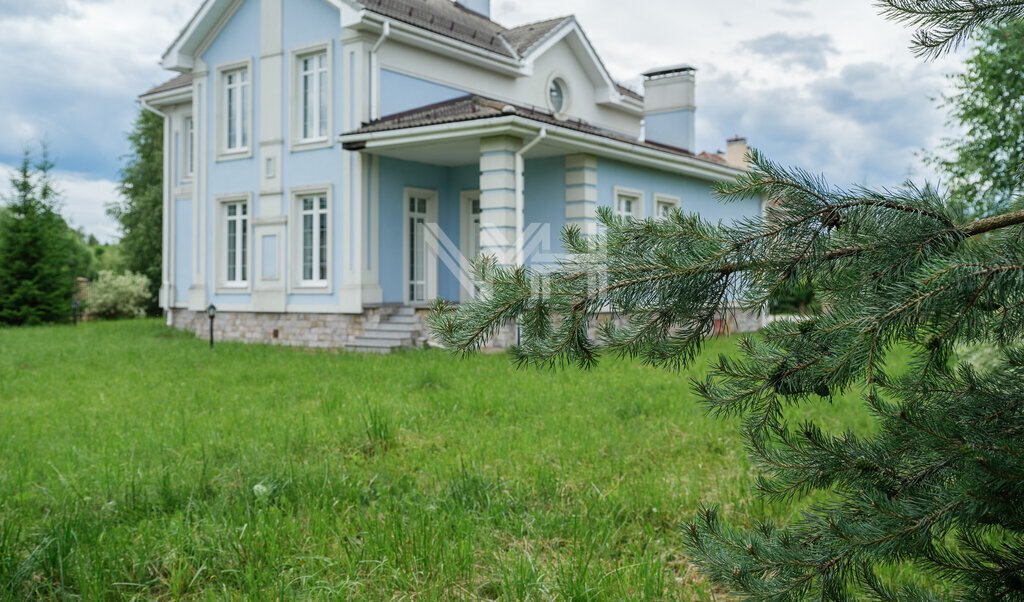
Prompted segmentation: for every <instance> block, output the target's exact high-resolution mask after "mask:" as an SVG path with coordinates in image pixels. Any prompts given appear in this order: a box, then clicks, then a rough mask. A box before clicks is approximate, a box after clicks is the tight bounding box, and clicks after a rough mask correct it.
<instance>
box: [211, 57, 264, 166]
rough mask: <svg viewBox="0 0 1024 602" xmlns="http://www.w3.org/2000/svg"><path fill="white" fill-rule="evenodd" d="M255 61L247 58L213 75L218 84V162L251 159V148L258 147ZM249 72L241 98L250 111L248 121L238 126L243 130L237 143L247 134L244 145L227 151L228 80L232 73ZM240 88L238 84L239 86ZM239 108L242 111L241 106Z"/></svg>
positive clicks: (224, 65) (238, 136)
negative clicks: (254, 89)
mask: <svg viewBox="0 0 1024 602" xmlns="http://www.w3.org/2000/svg"><path fill="white" fill-rule="evenodd" d="M252 64H253V62H252V59H251V58H250V59H246V60H243V61H236V62H234V63H225V64H223V65H218V66H217V68H216V70H215V73H214V76H215V77H216V80H215V81H216V84H217V95H216V96H217V97H216V99H215V100H216V103H217V105H216V111H217V112H216V120H215V123H216V128H217V160H218V161H231V160H236V159H248V158H251V157H252V156H253V153H252V149H253V146H255V143H254V137H255V132H254V131H253V123H254V118H253V113H255V107H254V104H253V88H254V87H255V81H254V77H253V74H254V71H253V68H252ZM243 71H244V72H245V73H246V78H245V80H246V81H245V89H244V91H243V94H242V96H241V97H239V98H240V101H241V102H244V103H245V105H244V106H245V107H246V108H247V109H248V110H247V111H245V119H243V120H241V122H240V123H239V126H240V129H239V130H238V133H237V136H236V137H237V142H238V143H241V141H242V134H243V132H244V133H245V142H246V144H245V145H244V146H238V147H235V148H228V144H229V141H228V112H229V109H228V106H227V105H228V90H227V77H228V75H231V74H232V73H240V72H243ZM236 85H238V84H236ZM240 108H242V107H241V106H240Z"/></svg>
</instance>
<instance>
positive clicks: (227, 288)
mask: <svg viewBox="0 0 1024 602" xmlns="http://www.w3.org/2000/svg"><path fill="white" fill-rule="evenodd" d="M237 203H245V206H246V223H245V230H244V233H245V248H244V251H245V264H244V267H245V275H246V279H245V280H244V281H241V282H238V283H235V282H228V280H227V247H226V245H227V223H228V220H227V206H228V205H233V204H237ZM252 208H253V205H252V193H250V192H243V193H239V194H222V195H217V196H216V197H215V198H214V216H213V222H214V228H215V229H214V232H213V247H214V252H213V257H214V269H213V274H214V289H215V290H216V293H217V294H218V295H238V294H248V293H250V292H252V283H253V273H252V270H253V265H254V262H253V246H254V245H253V240H252V231H253V223H252V219H253V215H252V214H253V211H252Z"/></svg>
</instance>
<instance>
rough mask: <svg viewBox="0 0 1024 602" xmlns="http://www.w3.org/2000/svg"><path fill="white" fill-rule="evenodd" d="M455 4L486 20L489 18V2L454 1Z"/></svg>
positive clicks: (480, 0)
mask: <svg viewBox="0 0 1024 602" xmlns="http://www.w3.org/2000/svg"><path fill="white" fill-rule="evenodd" d="M455 2H456V3H457V4H461V5H462V6H465V7H466V8H468V9H469V10H471V11H473V12H475V13H480V14H481V15H483V16H485V17H487V18H488V19H490V18H491V0H455Z"/></svg>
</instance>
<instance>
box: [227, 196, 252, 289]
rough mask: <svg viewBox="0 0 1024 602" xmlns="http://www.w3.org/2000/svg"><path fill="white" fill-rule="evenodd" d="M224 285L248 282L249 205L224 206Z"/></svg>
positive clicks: (237, 284)
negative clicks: (225, 263)
mask: <svg viewBox="0 0 1024 602" xmlns="http://www.w3.org/2000/svg"><path fill="white" fill-rule="evenodd" d="M223 207H224V212H225V215H224V226H225V229H226V232H225V237H224V241H225V245H226V248H225V254H224V257H225V259H226V261H227V265H226V266H225V267H226V269H225V271H224V280H225V284H226V285H228V286H245V285H246V284H248V282H249V252H248V250H249V204H248V203H245V202H240V203H225V204H224V206H223Z"/></svg>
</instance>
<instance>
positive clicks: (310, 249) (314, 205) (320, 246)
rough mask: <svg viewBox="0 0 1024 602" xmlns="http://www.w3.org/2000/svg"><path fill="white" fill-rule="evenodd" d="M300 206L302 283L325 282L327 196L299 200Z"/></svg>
mask: <svg viewBox="0 0 1024 602" xmlns="http://www.w3.org/2000/svg"><path fill="white" fill-rule="evenodd" d="M299 203H300V204H301V205H302V282H303V284H324V283H326V282H327V267H328V266H327V237H328V233H327V232H328V230H327V196H326V195H314V196H307V197H301V198H299Z"/></svg>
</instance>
